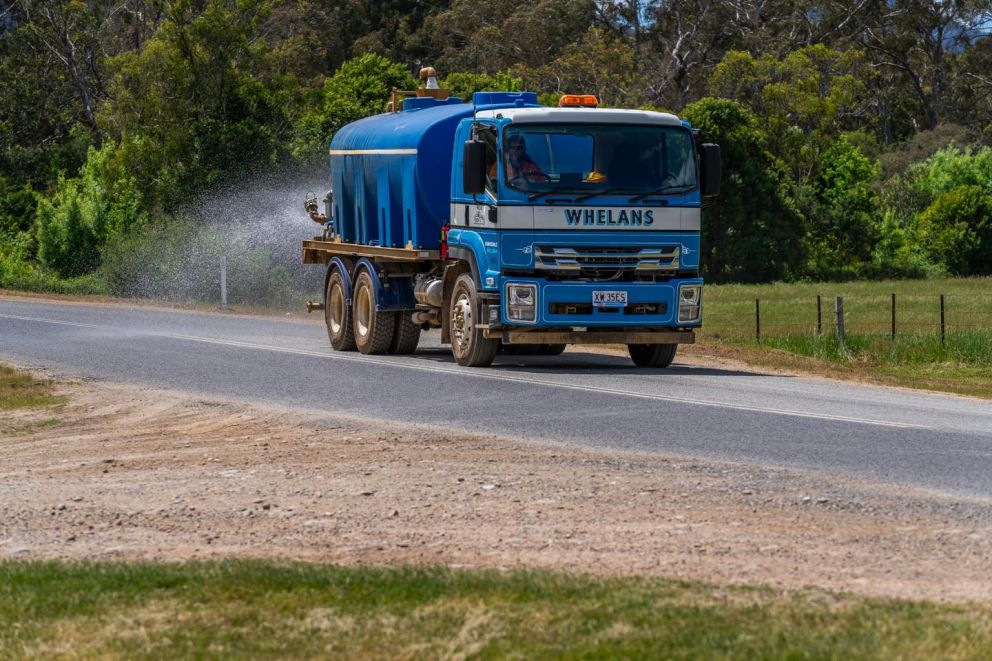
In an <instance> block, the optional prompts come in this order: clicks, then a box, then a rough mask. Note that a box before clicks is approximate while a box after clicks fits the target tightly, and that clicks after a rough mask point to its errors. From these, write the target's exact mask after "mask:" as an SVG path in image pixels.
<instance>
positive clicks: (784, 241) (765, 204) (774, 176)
mask: <svg viewBox="0 0 992 661" xmlns="http://www.w3.org/2000/svg"><path fill="white" fill-rule="evenodd" d="M685 117H686V118H687V119H688V120H689V121H690V122H691V123H692V125H693V126H694V127H696V128H699V129H702V130H703V131H704V135H706V136H707V139H709V140H713V141H714V142H717V143H719V145H720V149H721V152H722V157H723V159H722V160H723V184H722V187H721V193H720V200H719V204H717V205H714V206H711V207H709V208H707V209H706V212H705V214H704V223H703V251H704V253H705V257H704V259H703V260H702V263H703V268H704V271H705V275H706V277H707V278H709V279H711V280H713V281H715V282H767V281H769V280H788V279H792V278H795V277H797V276H798V275H799V272H800V268H801V266H802V264H803V261H804V258H805V256H804V254H803V249H802V246H803V235H804V228H803V222H802V216H801V215H800V214H799V212H798V211H797V210H796V208H795V205H794V204H793V202H792V200H791V199H790V198H789V196H788V193H787V188H786V186H785V185H783V183H782V179H783V178H782V175H781V172H780V171H779V169H778V166H777V165H776V163H775V159H774V157H772V155H771V154H770V153H768V151H767V149H766V148H765V140H764V136H763V135H762V134H761V131H760V130H759V129H758V125H759V120H758V118H757V117H756V116H755V115H754V114H753V113H751V112H750V111H749V110H748V109H747V108H745V107H744V106H743V105H741V104H740V103H737V102H736V101H731V100H727V99H711V98H707V99H701V100H699V101H697V102H695V103H693V104H691V105H689V106H688V107H686V109H685Z"/></svg>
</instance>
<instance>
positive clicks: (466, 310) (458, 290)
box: [448, 273, 499, 367]
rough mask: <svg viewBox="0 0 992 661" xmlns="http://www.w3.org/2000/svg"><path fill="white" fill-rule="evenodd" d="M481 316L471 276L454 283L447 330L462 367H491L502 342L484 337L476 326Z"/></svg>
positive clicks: (449, 303) (456, 359)
mask: <svg viewBox="0 0 992 661" xmlns="http://www.w3.org/2000/svg"><path fill="white" fill-rule="evenodd" d="M479 318H480V314H479V293H478V292H477V291H476V289H475V281H474V280H472V276H471V275H469V274H468V273H463V274H462V275H460V276H458V279H457V280H455V286H454V287H453V288H452V290H451V300H450V301H449V302H448V331H449V333H450V334H451V353H452V354H453V355H454V357H455V362H457V363H458V364H459V365H461V366H462V367H487V366H489V365H492V362H493V358H495V357H496V351H497V350H498V349H499V340H491V339H488V338H486V337H485V336H483V334H482V329H480V328H479V327H478V326H477V325H476V323H475V322H476V320H477V319H479Z"/></svg>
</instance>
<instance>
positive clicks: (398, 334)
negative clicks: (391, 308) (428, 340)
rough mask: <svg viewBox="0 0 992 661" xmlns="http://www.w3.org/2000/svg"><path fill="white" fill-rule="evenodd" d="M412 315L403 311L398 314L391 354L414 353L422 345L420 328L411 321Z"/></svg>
mask: <svg viewBox="0 0 992 661" xmlns="http://www.w3.org/2000/svg"><path fill="white" fill-rule="evenodd" d="M411 314H412V313H411V312H409V311H406V310H404V311H402V312H397V313H396V330H394V331H393V344H392V346H391V347H390V349H389V352H390V353H399V354H404V353H413V352H414V351H416V350H417V345H418V344H420V326H418V325H417V324H415V323H413V321H412V320H411V319H410V315H411Z"/></svg>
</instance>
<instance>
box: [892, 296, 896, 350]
mask: <svg viewBox="0 0 992 661" xmlns="http://www.w3.org/2000/svg"><path fill="white" fill-rule="evenodd" d="M892 339H893V340H895V339H896V295H895V294H892Z"/></svg>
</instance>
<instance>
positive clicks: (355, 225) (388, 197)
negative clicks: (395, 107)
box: [330, 92, 537, 249]
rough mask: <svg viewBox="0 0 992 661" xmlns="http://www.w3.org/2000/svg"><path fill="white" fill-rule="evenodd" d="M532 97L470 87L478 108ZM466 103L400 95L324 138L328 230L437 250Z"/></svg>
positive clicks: (369, 241)
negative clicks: (399, 101)
mask: <svg viewBox="0 0 992 661" xmlns="http://www.w3.org/2000/svg"><path fill="white" fill-rule="evenodd" d="M520 102H523V103H526V104H527V105H532V104H536V102H537V97H536V95H535V94H533V93H531V92H519V93H514V92H486V93H477V94H476V96H475V103H476V106H477V108H479V109H482V108H483V107H486V108H492V107H496V106H509V105H514V104H515V103H520ZM471 116H472V104H470V103H465V102H463V101H462V100H461V99H459V98H456V97H451V98H448V99H445V100H443V101H439V100H436V99H432V98H429V97H424V98H411V99H406V100H405V101H404V103H403V110H402V111H400V112H390V113H384V114H382V115H375V116H373V117H366V118H365V119H360V120H358V121H357V122H352V123H351V124H348V125H347V126H344V127H343V128H341V129H340V130H339V131H338V132H337V133H336V134H335V136H334V138H333V140H331V148H330V162H331V188H332V190H333V191H334V220H335V231H336V233H337V235H338V236H339V237H340V238H341V240H342V241H346V242H348V243H361V244H365V245H378V246H385V247H405V246H412V247H414V248H425V249H436V248H437V247H438V246H439V244H440V235H441V227H442V226H443V225H444V223H445V222H446V221H447V220H448V215H449V210H450V206H449V205H450V202H451V161H452V154H453V153H454V139H455V129H456V128H457V126H458V123H459V122H460V121H461V120H462V119H464V118H465V117H471Z"/></svg>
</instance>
